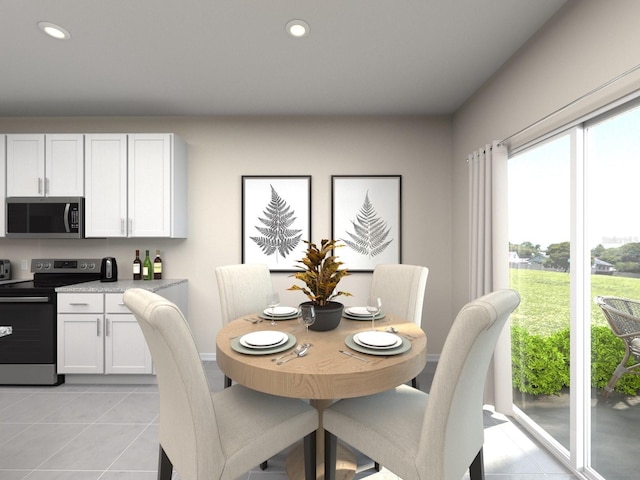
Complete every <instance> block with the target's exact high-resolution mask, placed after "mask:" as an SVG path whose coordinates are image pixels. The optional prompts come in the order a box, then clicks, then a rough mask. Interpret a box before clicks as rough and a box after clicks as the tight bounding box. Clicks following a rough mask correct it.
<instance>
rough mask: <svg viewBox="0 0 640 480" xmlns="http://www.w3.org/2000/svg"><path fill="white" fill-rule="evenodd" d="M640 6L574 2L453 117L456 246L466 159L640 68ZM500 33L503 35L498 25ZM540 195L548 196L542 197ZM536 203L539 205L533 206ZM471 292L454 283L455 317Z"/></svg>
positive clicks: (463, 267) (460, 243)
mask: <svg viewBox="0 0 640 480" xmlns="http://www.w3.org/2000/svg"><path fill="white" fill-rule="evenodd" d="M638 18H640V2H638V1H636V0H612V1H607V2H602V1H597V0H570V1H569V2H568V3H567V5H566V6H565V7H564V8H563V9H562V10H561V11H560V12H559V13H558V14H557V15H556V16H554V17H553V18H552V19H551V21H550V22H549V23H548V24H547V25H546V26H545V27H544V28H543V29H542V30H541V31H540V32H539V33H538V35H537V36H535V37H534V38H533V39H532V40H531V41H530V42H528V44H527V45H525V46H524V47H523V48H522V49H521V51H519V52H518V53H517V54H516V55H515V56H514V57H513V58H512V59H511V60H510V61H509V62H507V64H505V65H504V67H503V68H502V69H501V70H500V71H499V72H497V73H496V74H495V75H494V76H493V78H492V79H491V80H490V81H489V82H488V83H487V84H486V85H485V86H484V87H483V88H482V89H481V90H480V91H479V92H477V93H476V94H475V95H474V96H473V97H472V98H471V99H470V100H469V101H467V102H466V104H465V105H464V106H463V107H462V108H461V109H460V110H459V111H458V112H457V113H456V115H455V116H454V124H453V129H454V130H453V160H452V161H453V165H452V167H453V173H454V190H453V192H454V196H453V219H454V220H453V231H454V235H453V241H454V245H453V247H454V251H455V252H466V251H467V250H468V235H467V228H468V226H467V222H468V211H467V208H468V207H467V202H468V195H467V191H468V183H467V182H468V176H467V165H466V162H465V160H466V158H467V155H468V154H469V153H470V152H472V151H473V150H476V149H477V148H478V147H480V146H482V145H484V144H486V143H490V142H491V141H492V140H503V139H505V138H507V137H509V136H511V135H513V134H514V133H516V132H519V131H520V130H521V129H523V128H525V127H527V126H529V125H531V124H533V123H534V122H537V121H538V120H540V119H542V118H544V117H546V116H547V115H549V114H551V113H553V112H555V111H556V110H558V109H560V108H561V107H563V106H565V105H568V104H570V103H571V102H573V101H574V100H576V99H578V98H580V97H582V96H583V95H585V94H586V93H588V92H591V91H592V90H594V89H596V88H597V87H598V86H600V85H602V84H604V83H606V82H608V81H609V80H611V79H613V78H615V77H617V76H618V75H620V74H621V73H623V72H626V71H628V70H630V69H631V68H632V67H634V66H636V65H638V64H640V54H639V53H638V49H637V48H636V47H637V46H638V45H640V29H639V28H638ZM496 28H500V26H499V25H496ZM638 88H640V74H637V73H636V74H634V75H631V76H629V77H627V78H625V79H624V80H622V81H619V82H616V83H615V84H614V85H612V86H610V87H608V88H606V89H604V90H602V91H600V92H599V93H597V94H594V95H591V96H589V98H588V99H586V100H583V101H580V102H578V103H577V104H575V105H574V106H572V108H570V109H569V110H568V111H566V112H564V113H563V114H560V115H554V116H553V117H552V118H551V119H549V120H548V121H545V122H543V124H541V125H539V126H537V127H536V128H533V129H530V130H529V131H527V132H526V134H523V135H519V136H518V137H517V138H514V139H513V140H512V142H511V143H512V144H516V143H517V144H522V143H523V142H525V141H526V140H530V139H533V138H536V137H537V136H539V135H540V134H541V133H543V132H545V131H550V130H552V129H554V128H557V127H558V126H560V125H562V124H564V123H566V122H567V120H568V119H569V118H576V117H578V116H580V115H581V114H585V113H587V112H590V111H592V110H594V109H595V108H597V107H599V106H602V105H604V104H607V103H609V102H610V101H611V100H613V99H615V98H618V97H620V96H622V95H624V94H627V93H628V92H631V91H633V90H637V89H638ZM541 194H542V192H541ZM532 200H533V199H532ZM453 270H454V271H455V272H457V273H459V274H460V275H461V276H463V277H465V278H466V276H467V274H468V272H469V265H468V258H467V256H465V255H456V256H454V259H453ZM467 295H468V292H467V290H466V285H462V284H458V283H457V282H454V284H453V307H452V308H453V310H454V311H457V309H458V308H459V307H460V306H461V305H463V304H464V303H465V302H466V301H467V300H468V298H467Z"/></svg>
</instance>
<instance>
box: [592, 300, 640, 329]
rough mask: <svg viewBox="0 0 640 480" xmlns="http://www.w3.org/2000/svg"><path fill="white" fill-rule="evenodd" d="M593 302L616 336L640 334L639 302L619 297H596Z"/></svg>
mask: <svg viewBox="0 0 640 480" xmlns="http://www.w3.org/2000/svg"><path fill="white" fill-rule="evenodd" d="M595 302H596V304H598V306H599V307H600V308H601V309H602V313H603V314H604V316H605V318H606V319H607V321H608V322H609V325H610V326H611V329H612V330H613V332H614V333H615V334H616V335H617V336H619V337H620V336H623V335H630V334H634V333H636V334H637V333H639V332H640V302H638V301H637V300H630V299H628V298H619V297H596V298H595Z"/></svg>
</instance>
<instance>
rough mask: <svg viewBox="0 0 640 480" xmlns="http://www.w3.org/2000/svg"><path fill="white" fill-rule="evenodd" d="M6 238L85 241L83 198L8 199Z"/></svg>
mask: <svg viewBox="0 0 640 480" xmlns="http://www.w3.org/2000/svg"><path fill="white" fill-rule="evenodd" d="M6 213H7V215H6V218H7V225H6V226H7V228H6V236H7V237H13V238H84V198H82V197H9V198H7V211H6Z"/></svg>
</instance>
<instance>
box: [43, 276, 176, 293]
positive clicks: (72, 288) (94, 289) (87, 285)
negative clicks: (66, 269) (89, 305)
mask: <svg viewBox="0 0 640 480" xmlns="http://www.w3.org/2000/svg"><path fill="white" fill-rule="evenodd" d="M187 281H188V280H187V279H186V278H177V279H170V278H167V279H164V278H163V279H162V280H118V281H117V282H101V281H99V280H96V281H94V282H84V283H76V284H75V285H67V286H66V287H58V288H56V292H57V293H124V291H125V290H127V289H129V288H143V289H145V290H149V291H150V292H158V291H159V290H162V289H164V288H169V287H173V286H174V285H179V284H181V283H186V282H187Z"/></svg>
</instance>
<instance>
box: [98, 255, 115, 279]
mask: <svg viewBox="0 0 640 480" xmlns="http://www.w3.org/2000/svg"><path fill="white" fill-rule="evenodd" d="M117 280H118V263H117V262H116V259H115V258H114V257H104V258H103V259H102V264H101V266H100V281H101V282H115V281H117Z"/></svg>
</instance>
